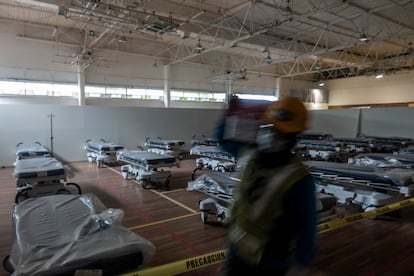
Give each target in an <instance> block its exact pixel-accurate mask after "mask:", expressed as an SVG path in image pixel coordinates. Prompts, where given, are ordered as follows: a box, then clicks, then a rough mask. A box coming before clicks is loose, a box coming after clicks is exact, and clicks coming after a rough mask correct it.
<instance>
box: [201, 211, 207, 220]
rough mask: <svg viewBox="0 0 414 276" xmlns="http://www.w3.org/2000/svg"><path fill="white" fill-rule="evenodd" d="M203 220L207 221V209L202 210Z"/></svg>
mask: <svg viewBox="0 0 414 276" xmlns="http://www.w3.org/2000/svg"><path fill="white" fill-rule="evenodd" d="M200 214H201V221H202V222H203V223H207V217H208V213H207V212H206V211H201V213H200Z"/></svg>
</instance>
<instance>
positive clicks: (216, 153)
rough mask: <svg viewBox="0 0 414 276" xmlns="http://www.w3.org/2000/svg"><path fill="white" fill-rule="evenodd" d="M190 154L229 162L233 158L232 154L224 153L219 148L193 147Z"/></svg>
mask: <svg viewBox="0 0 414 276" xmlns="http://www.w3.org/2000/svg"><path fill="white" fill-rule="evenodd" d="M190 154H192V155H200V156H206V157H215V158H224V159H229V160H233V159H234V158H235V157H234V155H233V154H231V153H229V152H227V151H225V150H224V149H223V148H222V147H220V146H204V145H199V146H194V147H192V148H191V149H190Z"/></svg>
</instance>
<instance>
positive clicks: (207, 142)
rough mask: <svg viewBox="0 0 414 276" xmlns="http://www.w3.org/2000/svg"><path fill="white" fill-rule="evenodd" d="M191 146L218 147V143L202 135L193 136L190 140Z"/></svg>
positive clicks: (212, 138)
mask: <svg viewBox="0 0 414 276" xmlns="http://www.w3.org/2000/svg"><path fill="white" fill-rule="evenodd" d="M191 145H192V146H218V145H219V141H218V140H217V139H216V138H214V137H206V136H205V135H202V136H200V137H197V136H193V138H192V139H191Z"/></svg>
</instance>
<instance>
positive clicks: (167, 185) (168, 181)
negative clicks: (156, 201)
mask: <svg viewBox="0 0 414 276" xmlns="http://www.w3.org/2000/svg"><path fill="white" fill-rule="evenodd" d="M164 188H165V190H166V191H168V190H169V189H170V178H167V180H165V186H164Z"/></svg>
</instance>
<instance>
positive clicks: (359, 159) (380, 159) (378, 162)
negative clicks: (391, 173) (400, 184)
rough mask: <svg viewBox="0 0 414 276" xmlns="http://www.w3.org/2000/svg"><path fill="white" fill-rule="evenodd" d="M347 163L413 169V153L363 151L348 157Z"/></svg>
mask: <svg viewBox="0 0 414 276" xmlns="http://www.w3.org/2000/svg"><path fill="white" fill-rule="evenodd" d="M348 163H349V164H353V165H357V166H367V167H378V168H385V169H391V168H401V169H414V155H413V154H394V153H363V154H358V155H357V156H355V157H353V158H350V159H349V160H348Z"/></svg>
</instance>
